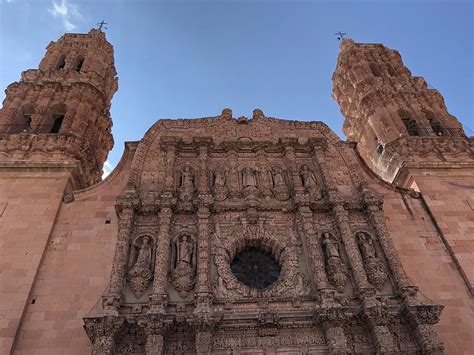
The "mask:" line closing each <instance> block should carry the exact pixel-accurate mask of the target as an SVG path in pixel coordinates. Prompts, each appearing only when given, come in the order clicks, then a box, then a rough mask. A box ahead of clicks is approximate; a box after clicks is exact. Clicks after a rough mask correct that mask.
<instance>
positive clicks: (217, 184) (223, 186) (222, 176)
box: [211, 170, 229, 201]
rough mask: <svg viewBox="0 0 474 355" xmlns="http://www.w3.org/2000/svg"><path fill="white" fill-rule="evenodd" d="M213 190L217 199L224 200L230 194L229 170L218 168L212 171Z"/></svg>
mask: <svg viewBox="0 0 474 355" xmlns="http://www.w3.org/2000/svg"><path fill="white" fill-rule="evenodd" d="M211 181H212V192H213V194H214V198H215V199H216V201H224V200H225V199H226V198H227V195H228V194H229V189H228V187H227V172H226V171H223V170H216V171H214V172H213V173H212V180H211Z"/></svg>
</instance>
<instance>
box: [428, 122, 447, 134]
mask: <svg viewBox="0 0 474 355" xmlns="http://www.w3.org/2000/svg"><path fill="white" fill-rule="evenodd" d="M429 122H430V126H431V129H432V130H433V132H434V133H435V134H436V135H437V136H443V135H444V130H443V127H442V126H441V123H439V121H437V120H435V119H434V118H433V119H430V120H429Z"/></svg>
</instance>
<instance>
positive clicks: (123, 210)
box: [102, 201, 135, 315]
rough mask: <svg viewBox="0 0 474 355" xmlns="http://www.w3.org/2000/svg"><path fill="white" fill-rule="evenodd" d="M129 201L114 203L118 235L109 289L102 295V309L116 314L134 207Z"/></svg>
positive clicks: (123, 278) (126, 259)
mask: <svg viewBox="0 0 474 355" xmlns="http://www.w3.org/2000/svg"><path fill="white" fill-rule="evenodd" d="M128 202H129V201H125V202H124V201H118V202H117V205H116V210H117V215H118V235H117V244H116V246H115V255H114V261H113V264H112V273H111V275H110V285H109V290H108V292H107V294H106V295H105V296H103V297H102V304H103V307H104V311H105V312H106V313H107V314H114V315H118V308H119V307H120V304H121V302H122V292H123V288H124V286H125V276H126V272H127V265H128V255H129V238H130V233H131V232H132V226H133V219H134V215H135V208H134V206H133V203H128Z"/></svg>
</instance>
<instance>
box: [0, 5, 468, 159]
mask: <svg viewBox="0 0 474 355" xmlns="http://www.w3.org/2000/svg"><path fill="white" fill-rule="evenodd" d="M473 9H474V7H473V2H472V1H428V0H424V1H415V0H414V1H408V0H407V1H401V0H400V1H394V0H392V1H383V0H379V1H276V0H274V1H271V0H267V1H257V0H253V1H231V0H229V1H224V0H222V1H197V0H192V1H191V0H190V1H177V0H174V1H152V0H148V1H145V0H128V1H125V0H108V1H101V0H90V1H81V0H54V1H53V0H0V51H1V53H0V88H2V89H4V88H6V86H7V85H8V84H9V83H11V82H13V81H17V80H19V78H20V72H21V71H23V70H25V69H27V68H36V67H37V66H38V63H39V61H40V60H41V58H42V57H43V55H44V53H45V47H46V46H47V44H48V43H49V42H50V41H52V40H56V39H58V38H59V37H60V36H61V35H62V34H63V33H64V32H87V31H88V30H89V29H90V28H91V27H93V26H94V25H95V24H96V23H97V22H99V21H100V20H102V19H105V20H106V21H107V22H108V29H107V30H106V33H107V38H108V40H109V41H110V42H111V43H112V44H113V45H114V48H115V63H116V67H117V71H118V76H119V91H118V92H117V93H116V94H115V97H114V99H113V102H112V110H111V111H112V118H113V121H114V127H113V134H114V138H115V147H114V149H113V150H112V152H111V154H110V155H109V161H110V163H111V164H112V165H113V166H114V165H116V164H117V162H118V160H119V159H120V156H121V154H122V151H123V142H124V141H126V140H139V139H140V138H142V137H143V135H144V133H145V132H146V131H147V129H148V128H149V127H150V126H151V125H152V124H153V123H154V122H155V121H156V120H157V119H158V118H193V117H204V116H214V115H218V114H219V113H220V112H221V110H222V109H223V108H225V107H229V108H231V109H232V110H233V112H234V116H241V115H246V116H251V114H252V110H253V109H254V108H261V109H262V110H263V111H264V112H265V113H266V114H267V115H268V116H273V117H280V118H292V119H300V120H317V121H324V122H325V123H327V124H328V125H329V126H330V127H331V128H332V129H333V130H334V131H335V132H336V134H338V135H339V136H340V137H342V138H344V139H345V137H344V136H343V135H342V133H341V127H342V121H343V118H342V115H341V113H340V111H339V108H338V106H337V104H336V103H335V102H334V101H333V99H332V98H331V86H332V82H331V75H332V73H333V71H334V67H335V64H336V58H337V54H338V42H337V39H336V38H335V36H334V32H336V31H338V30H342V31H345V32H348V36H349V37H351V38H353V39H354V40H356V41H358V42H381V43H384V44H385V45H387V46H389V47H391V48H395V49H397V50H399V51H400V53H401V54H402V57H403V59H404V61H405V64H406V65H407V66H408V67H409V68H410V69H411V71H412V73H413V74H414V75H418V76H423V77H425V79H426V80H427V81H428V83H429V84H430V85H431V86H432V87H434V88H437V89H439V90H440V91H441V93H442V95H444V97H445V100H446V104H447V106H448V109H449V111H450V113H451V114H453V115H455V116H456V117H457V118H458V119H459V120H460V121H461V122H462V123H463V124H464V127H465V130H466V133H467V134H469V135H472V134H474V132H473V129H474V116H473V105H474V104H473V102H474V100H473V66H474V58H473V42H474V41H473V32H474V30H473V26H474V24H473V23H474V21H473V17H474V16H473V11H474V10H473ZM0 99H3V94H2V96H1V97H0Z"/></svg>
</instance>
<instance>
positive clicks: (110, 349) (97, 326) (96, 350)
mask: <svg viewBox="0 0 474 355" xmlns="http://www.w3.org/2000/svg"><path fill="white" fill-rule="evenodd" d="M124 324H125V318H124V317H112V316H105V317H97V318H84V329H85V331H86V333H87V335H88V336H89V339H90V340H91V342H92V354H93V355H112V354H114V353H115V344H116V339H117V336H118V335H119V333H120V330H121V329H122V328H123V327H124Z"/></svg>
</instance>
